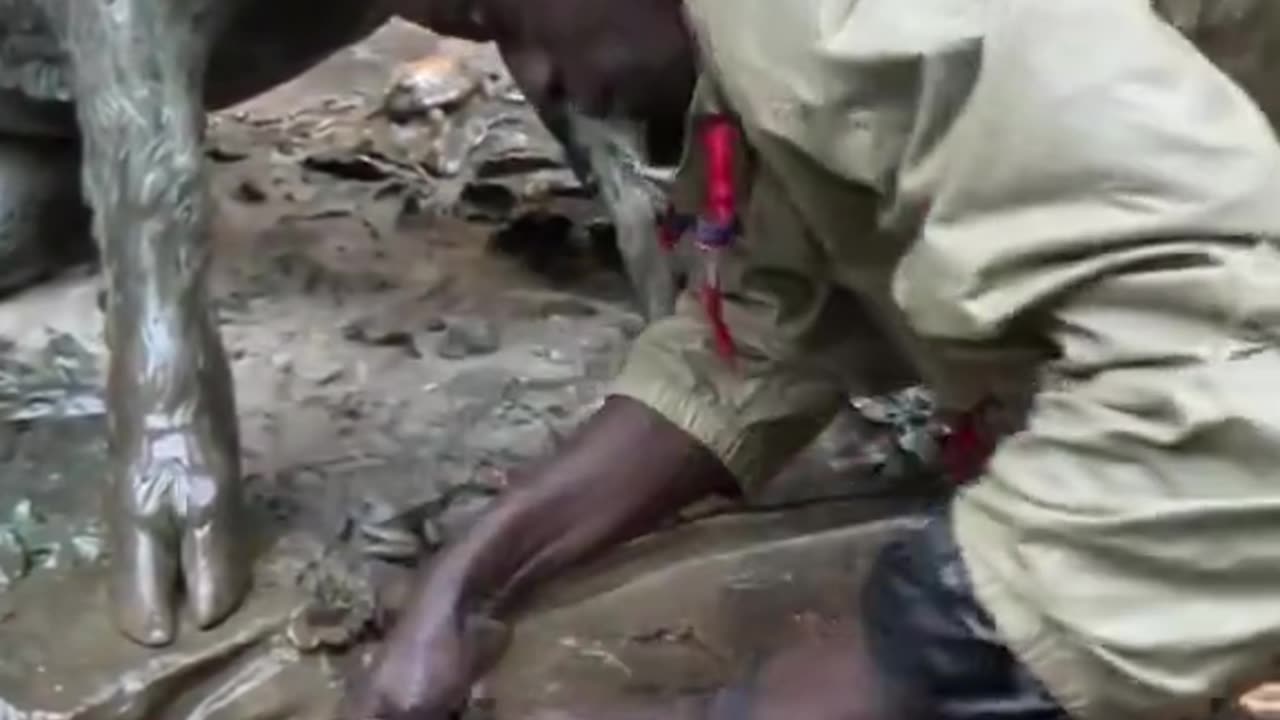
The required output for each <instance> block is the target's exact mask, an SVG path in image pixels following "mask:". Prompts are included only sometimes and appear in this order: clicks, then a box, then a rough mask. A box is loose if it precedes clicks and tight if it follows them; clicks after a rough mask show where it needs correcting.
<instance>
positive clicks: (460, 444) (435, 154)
mask: <svg viewBox="0 0 1280 720" xmlns="http://www.w3.org/2000/svg"><path fill="white" fill-rule="evenodd" d="M428 54H437V55H440V54H442V55H443V56H444V57H446V58H449V59H450V62H453V61H456V60H458V59H462V60H463V64H464V65H465V66H466V67H467V68H468V69H467V70H466V72H467V73H469V75H468V77H473V78H475V81H476V83H478V84H479V85H480V86H482V92H480V93H479V94H478V95H476V96H474V97H472V98H471V99H469V100H467V101H466V102H465V103H462V105H461V106H460V107H458V108H450V109H449V112H448V113H447V114H446V115H445V116H444V117H443V120H442V119H441V118H440V117H436V118H434V119H433V118H429V117H424V118H422V119H420V120H417V121H415V122H413V123H410V124H408V125H402V126H398V125H394V124H392V123H389V122H388V120H387V118H386V117H384V116H383V114H382V113H380V109H381V108H383V106H384V101H385V98H386V95H387V89H388V87H390V86H391V84H392V81H393V77H394V76H395V75H396V73H397V68H399V67H401V65H402V63H404V62H406V61H409V60H414V59H417V58H420V57H423V56H425V55H428ZM209 157H210V159H211V163H212V167H213V186H214V194H215V196H216V198H217V200H218V204H219V219H218V223H217V229H216V238H215V244H216V255H217V269H216V287H217V299H218V306H219V312H220V315H221V319H222V331H223V336H224V338H225V340H226V343H227V345H228V348H229V350H230V353H231V356H232V358H233V364H234V370H235V374H236V381H237V399H238V402H239V411H240V417H241V423H242V439H243V449H244V457H245V470H246V480H245V482H246V487H247V488H248V491H249V495H250V498H251V500H252V503H251V505H252V512H253V513H254V522H253V523H251V524H252V526H253V527H254V528H255V530H254V532H255V538H254V541H255V542H254V547H255V549H256V551H257V552H258V553H259V554H258V556H257V560H256V562H257V573H256V587H255V591H254V593H253V596H252V598H251V601H250V603H249V605H248V606H247V607H246V608H245V609H244V610H243V611H241V612H240V613H239V614H238V615H237V616H236V617H235V618H234V619H233V621H232V622H230V623H228V624H227V625H225V626H224V627H222V628H219V629H217V630H216V631H214V632H210V633H198V632H196V631H194V630H192V629H190V628H187V629H184V631H183V632H182V636H181V639H180V641H179V643H178V644H177V645H176V646H175V647H174V648H172V649H168V650H163V651H145V650H142V649H140V648H136V647H133V646H130V645H129V644H128V643H126V642H125V641H124V640H122V639H121V638H119V637H118V636H116V634H115V633H114V632H113V631H112V630H111V629H110V628H109V626H108V624H107V620H106V615H105V610H104V608H105V604H104V597H103V594H102V588H101V579H102V576H103V572H104V571H103V567H104V564H105V563H106V562H108V561H109V558H106V557H104V556H103V553H102V547H101V542H100V539H101V537H102V532H103V529H102V527H101V525H100V523H99V522H98V521H97V517H98V512H97V509H98V506H99V503H100V499H99V495H100V490H101V484H102V481H103V472H102V469H103V464H104V457H105V455H104V452H105V446H104V439H103V416H102V406H101V401H100V394H99V392H98V390H97V388H98V384H99V382H100V380H101V371H102V368H103V360H104V358H103V347H102V342H101V333H100V324H101V315H100V313H99V311H98V309H97V307H98V301H99V293H100V284H99V282H98V279H97V278H96V276H95V275H94V273H93V270H92V268H81V269H78V270H74V271H71V272H69V273H68V274H66V275H64V276H62V277H60V278H58V279H57V280H56V281H55V282H52V283H49V284H46V285H44V286H42V287H40V288H37V289H35V290H32V291H30V292H26V293H24V294H22V295H21V296H19V297H17V298H13V299H10V300H7V301H5V302H4V303H2V304H0V417H2V418H3V419H4V422H3V423H0V648H3V650H4V652H3V653H0V718H2V719H4V720H17V719H18V718H35V717H39V718H47V719H51V718H68V719H70V718H76V719H78V720H89V719H98V718H101V719H104V720H106V719H108V718H110V719H112V720H114V719H115V718H139V719H143V720H167V719H174V720H176V719H178V718H227V719H231V718H235V719H236V720H252V719H254V718H263V719H265V718H326V717H330V716H331V715H332V713H333V708H334V703H335V701H336V698H337V697H338V696H339V695H340V690H341V687H342V683H343V682H344V681H345V680H346V679H347V678H349V677H350V676H351V674H352V672H353V671H355V670H356V669H357V668H358V666H359V665H360V664H361V663H363V662H367V660H368V657H369V653H370V652H371V649H372V648H373V647H375V644H376V638H377V629H378V624H379V619H380V617H382V615H383V614H385V612H386V611H387V609H388V607H389V606H393V605H394V604H395V602H396V589H397V588H399V587H401V583H400V582H398V580H400V579H402V578H403V577H405V575H406V573H407V572H408V569H407V568H408V567H410V566H411V564H412V559H413V558H416V557H418V556H419V555H420V553H421V552H423V551H429V550H431V549H433V548H434V547H437V546H438V545H439V544H441V543H443V542H447V541H448V540H449V539H450V538H452V537H455V536H456V535H457V534H458V533H459V532H461V531H462V529H463V528H465V527H466V525H467V524H468V523H469V522H470V521H471V520H472V519H473V518H474V517H475V515H476V513H477V512H479V511H480V510H481V509H482V508H483V507H484V506H485V505H486V504H487V503H488V502H489V501H490V499H491V498H492V497H493V496H494V495H495V494H496V493H498V492H501V491H502V489H503V488H504V487H505V486H506V484H507V483H508V475H507V473H508V471H509V470H510V469H512V468H515V467H518V466H519V465H520V464H521V463H522V462H524V461H526V460H529V459H530V458H533V457H536V456H539V455H542V454H544V453H547V452H549V451H551V450H552V449H553V448H554V447H555V446H556V444H557V443H558V442H559V441H560V440H561V439H562V438H563V437H564V436H565V434H566V433H567V432H569V431H570V429H571V428H572V427H573V426H574V425H575V424H576V423H577V422H578V421H579V420H580V419H581V418H582V417H584V416H585V415H586V414H587V413H589V412H590V411H591V410H592V409H593V408H594V407H596V406H597V404H598V403H599V402H600V401H601V398H602V393H603V392H604V389H605V388H606V385H607V382H608V380H609V378H610V377H611V376H612V374H613V373H614V372H615V371H616V369H617V368H618V366H619V363H620V362H621V361H622V359H623V357H624V355H625V352H626V349H627V346H628V344H629V342H630V340H631V339H632V338H633V337H635V335H636V334H637V333H639V332H640V331H641V329H642V328H643V321H642V319H641V317H640V315H639V314H638V313H637V312H636V308H635V306H634V304H633V302H632V297H631V293H630V290H629V288H628V287H627V283H626V281H625V279H624V276H623V275H622V274H621V273H620V272H619V271H618V267H617V258H616V251H615V250H614V249H613V248H612V247H611V245H610V242H609V229H608V227H607V223H605V222H603V213H602V210H601V208H600V207H599V206H598V205H597V204H596V203H595V202H594V201H593V200H592V199H591V197H590V196H589V194H588V193H586V192H584V190H583V189H582V188H581V187H580V186H579V185H578V184H577V182H576V181H575V179H574V178H573V176H572V175H571V174H570V173H569V172H568V171H567V170H565V169H564V167H563V159H562V157H561V156H560V154H559V151H558V148H557V147H556V146H555V145H554V143H553V142H552V141H551V139H550V137H549V136H548V135H547V134H546V133H545V131H544V130H543V129H542V128H541V127H540V126H539V125H538V124H537V122H536V120H535V119H534V117H533V116H532V114H531V113H530V111H529V110H528V109H527V108H526V107H524V106H523V105H522V104H521V103H520V102H519V98H518V97H517V96H515V95H514V94H513V93H512V92H511V91H510V88H509V87H507V86H506V84H505V83H504V81H503V80H502V75H501V68H500V67H499V66H498V64H497V63H496V61H495V59H494V58H493V56H492V54H491V53H490V52H489V51H488V50H487V49H485V48H479V47H476V46H472V45H468V44H465V43H457V42H452V41H440V40H438V39H436V38H434V37H432V36H430V35H428V34H426V33H424V32H421V31H419V30H417V29H416V28H411V27H409V26H407V25H402V24H398V23H397V24H393V25H391V26H388V27H387V28H385V29H384V30H383V31H381V32H380V33H379V34H378V35H376V36H375V37H374V38H372V39H371V40H370V41H369V42H366V43H364V44H362V45H360V46H357V47H354V48H351V49H348V50H346V51H344V52H342V53H341V54H339V55H338V56H336V57H334V58H333V59H331V60H330V61H328V62H326V63H325V64H324V65H323V66H321V67H319V68H317V69H316V70H315V71H313V72H312V73H309V74H308V75H307V76H305V77H303V78H300V79H299V80H297V81H295V82H294V83H291V84H290V85H288V86H286V87H283V88H279V89H277V90H276V91H274V92H272V93H270V94H268V95H267V96H264V97H261V98H258V99H256V100H254V101H252V102H250V103H247V104H246V105H244V106H242V107H238V108H234V109H232V110H230V111H227V112H224V113H221V114H219V115H218V116H216V117H215V118H214V119H213V121H212V125H211V133H210V150H209ZM921 412H922V414H926V415H927V412H925V411H924V410H922V411H921ZM881 419H883V418H881ZM891 419H892V418H891ZM840 422H841V423H842V426H841V427H842V428H843V430H842V431H841V432H839V433H836V434H834V435H832V436H830V437H828V438H826V439H825V440H824V441H823V444H821V445H820V446H819V447H818V448H817V449H816V450H815V452H814V453H811V454H810V456H809V457H808V458H807V459H806V460H804V461H802V462H801V463H800V464H798V465H797V466H796V468H795V469H793V471H792V472H791V473H789V474H788V475H787V476H786V478H785V479H784V481H782V482H780V483H779V484H778V487H777V488H776V492H774V493H773V496H772V498H771V501H772V503H773V504H774V506H773V507H769V506H765V507H755V508H740V507H706V508H700V509H698V510H696V511H694V513H693V514H692V515H691V517H690V518H687V519H686V521H685V522H683V523H681V524H680V525H679V526H678V527H675V528H673V529H672V530H670V531H668V532H666V533H663V534H660V535H659V536H657V537H655V538H651V539H648V540H646V541H643V542H641V543H638V544H637V545H636V546H634V547H631V548H629V549H627V550H626V551H625V552H623V553H621V554H620V555H619V556H618V557H615V558H612V559H610V560H609V561H608V562H607V563H605V565H603V566H602V567H600V568H597V569H595V570H593V571H591V572H586V573H584V574H583V575H582V577H580V578H579V579H577V580H574V581H570V582H567V583H564V584H562V585H561V586H560V587H559V588H558V589H556V590H553V591H551V592H549V593H547V594H546V595H545V596H544V597H543V598H541V599H540V601H539V603H538V606H537V607H538V609H537V610H536V611H533V612H532V613H531V614H530V618H531V619H530V620H528V621H526V622H524V623H523V624H522V625H521V626H520V628H519V630H518V631H517V633H516V642H515V644H514V647H513V651H512V654H511V656H510V657H509V659H508V661H507V662H506V663H504V665H503V666H502V667H501V668H500V669H499V671H498V672H497V673H496V674H495V677H494V678H493V679H492V680H491V681H490V682H489V683H487V685H486V688H487V689H485V690H484V691H482V692H480V693H479V698H480V702H479V704H478V707H477V710H476V711H477V713H482V714H488V715H493V714H496V715H497V716H498V717H518V716H519V713H520V712H521V711H522V710H524V709H527V708H529V707H531V706H533V705H537V704H543V703H548V702H556V701H560V700H564V699H567V698H581V697H586V696H600V695H606V696H607V695H610V694H613V693H617V692H622V691H626V692H652V693H669V692H678V691H683V690H688V689H692V688H697V687H702V686H709V685H711V684H714V683H716V682H720V681H723V680H724V679H725V678H727V677H729V676H731V675H732V674H733V672H734V671H735V669H736V668H737V667H739V666H740V664H741V660H742V659H743V658H746V657H749V656H751V655H753V654H755V653H758V652H760V651H762V650H764V649H767V648H768V647H770V646H772V645H774V644H776V643H777V642H779V641H780V640H781V639H782V638H784V637H786V636H787V635H788V634H789V633H790V632H792V631H791V630H789V629H788V628H791V627H792V626H791V625H790V624H789V623H791V622H792V621H795V622H800V621H801V620H803V619H804V618H810V617H812V616H814V615H815V614H816V615H823V614H825V615H828V616H842V615H848V614H849V613H851V612H852V610H853V608H854V607H855V606H856V603H855V602H854V601H853V600H852V599H851V598H853V597H854V596H855V595H856V593H855V592H854V591H855V589H856V586H857V583H858V579H859V578H860V575H861V573H862V572H863V571H864V570H865V561H866V559H867V557H869V552H870V548H872V547H873V546H874V545H875V541H876V538H879V537H882V536H883V533H884V531H885V526H882V525H879V524H875V523H871V524H867V523H866V522H862V521H871V520H875V519H877V518H881V517H884V516H887V515H894V514H898V513H900V512H901V511H903V510H904V509H908V508H910V507H915V506H916V504H917V501H916V500H914V499H909V500H906V501H897V500H877V499H862V500H855V501H850V500H848V499H847V497H848V496H850V495H854V496H858V495H861V496H867V495H871V496H875V497H879V496H880V495H882V494H883V492H882V491H883V490H884V486H883V483H880V482H877V481H876V478H878V477H881V475H880V474H877V473H876V472H873V471H876V470H879V471H883V470H885V463H887V462H890V461H892V460H893V457H891V456H893V455H894V453H893V452H892V450H893V449H892V448H888V449H886V448H885V447H883V444H884V443H885V442H888V443H890V444H893V443H895V442H898V441H902V442H904V443H915V442H926V440H923V439H921V438H923V435H922V433H924V431H923V429H921V428H919V427H915V428H914V429H911V430H909V431H908V434H909V435H911V434H914V435H913V437H907V438H904V437H903V436H902V435H901V433H900V434H899V435H897V436H892V437H889V439H888V440H887V441H886V440H885V439H884V437H878V439H877V440H876V442H878V443H880V445H879V446H876V445H874V444H872V445H863V444H862V443H863V441H867V440H868V437H867V434H866V432H867V428H868V427H869V426H868V425H867V424H866V422H865V421H864V420H863V419H862V418H861V416H859V415H858V414H857V413H853V412H852V411H851V412H850V413H849V414H848V416H847V417H844V418H842V419H841V421H840ZM917 436H918V437H917ZM850 438H853V439H854V440H856V441H857V442H853V441H851V440H850ZM620 461H621V462H625V461H628V460H627V459H620ZM902 470H903V468H896V471H895V472H893V473H889V474H890V475H894V476H895V477H898V476H902V475H904V474H907V475H909V474H910V473H904V472H900V471H902ZM842 498H844V499H842ZM780 508H781V509H780ZM694 516H698V517H701V519H694ZM251 560H253V559H252V558H246V562H249V561H251ZM673 588H678V589H679V590H678V591H676V592H673V591H672V589H673ZM805 622H807V620H806V621H805Z"/></svg>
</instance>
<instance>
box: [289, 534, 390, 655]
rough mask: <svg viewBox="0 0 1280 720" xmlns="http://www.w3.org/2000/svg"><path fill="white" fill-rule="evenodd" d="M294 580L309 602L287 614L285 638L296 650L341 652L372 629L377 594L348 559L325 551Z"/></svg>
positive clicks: (374, 619) (365, 577)
mask: <svg viewBox="0 0 1280 720" xmlns="http://www.w3.org/2000/svg"><path fill="white" fill-rule="evenodd" d="M296 582H297V584H298V587H300V588H301V589H302V590H303V591H304V592H305V593H306V595H307V598H308V601H307V603H306V604H305V605H304V606H303V607H301V608H299V609H297V610H296V611H294V613H293V614H292V615H291V616H290V618H289V622H288V625H287V627H286V629H285V638H286V639H287V640H288V641H289V644H290V645H292V646H293V647H295V648H296V649H298V650H299V651H301V652H304V653H311V652H340V651H342V650H346V649H348V648H350V647H352V646H353V645H355V644H356V643H358V642H360V641H361V640H362V639H364V638H365V636H366V635H367V634H368V633H369V632H370V631H371V630H373V629H374V626H375V624H376V619H377V617H378V608H377V600H376V593H375V592H374V589H373V587H372V585H371V584H370V582H369V579H368V577H367V576H366V575H365V574H364V573H363V572H361V571H360V570H357V569H356V568H354V567H353V566H352V564H351V563H350V562H349V561H347V560H345V559H343V558H341V557H339V556H338V555H337V554H335V553H333V552H326V553H324V554H322V555H321V556H320V557H317V558H315V559H313V560H312V561H310V562H308V563H307V564H306V565H305V566H304V567H303V569H302V571H301V572H300V573H299V575H298V578H297V581H296Z"/></svg>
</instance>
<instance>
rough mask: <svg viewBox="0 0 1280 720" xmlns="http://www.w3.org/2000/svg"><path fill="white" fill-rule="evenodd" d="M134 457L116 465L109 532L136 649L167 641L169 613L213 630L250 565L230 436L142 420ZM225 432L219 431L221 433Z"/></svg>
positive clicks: (118, 606)
mask: <svg viewBox="0 0 1280 720" xmlns="http://www.w3.org/2000/svg"><path fill="white" fill-rule="evenodd" d="M140 425H141V426H142V427H143V428H145V430H144V433H143V437H142V438H141V441H140V442H138V443H137V444H136V445H135V446H134V450H135V452H134V453H133V456H132V458H120V457H117V458H116V460H117V461H119V460H122V459H123V460H126V461H125V462H120V463H119V465H118V466H117V467H118V468H120V470H118V472H120V474H119V475H117V476H116V477H115V493H114V498H115V504H114V507H113V508H112V510H113V513H114V516H113V518H112V519H113V522H112V523H111V527H112V529H113V533H114V535H115V540H114V546H115V547H116V548H117V552H116V555H115V557H114V563H115V565H114V567H113V568H112V576H113V577H112V586H113V588H114V594H113V598H112V599H113V604H114V608H115V614H116V617H117V621H118V624H119V627H120V629H121V631H122V632H123V633H124V634H125V635H127V636H128V637H130V638H132V639H133V640H135V641H137V642H138V643H140V644H142V645H147V646H157V645H164V644H167V643H169V642H171V641H172V640H173V638H174V634H175V624H176V622H175V608H176V607H177V606H178V605H179V600H180V599H185V602H186V607H187V610H188V611H189V612H190V617H191V620H192V622H193V623H194V624H195V625H196V626H197V627H199V628H200V629H209V628H212V627H214V626H215V625H218V624H219V623H221V622H222V621H224V620H226V619H227V617H228V616H230V615H231V614H232V613H233V612H234V611H235V610H236V609H237V608H238V607H239V606H240V603H241V602H242V601H243V599H244V597H245V594H246V593H247V591H248V588H249V584H250V577H251V573H252V569H251V568H252V564H253V563H252V560H251V558H250V557H249V553H248V552H247V549H246V547H245V544H246V543H245V542H244V537H245V534H244V533H243V532H240V531H239V522H240V520H241V519H242V518H243V511H242V497H241V493H240V477H239V472H238V470H239V463H238V457H237V455H236V453H235V451H234V448H235V447H236V446H235V443H234V440H233V439H232V438H233V437H234V436H233V435H229V434H227V433H223V432H216V431H210V430H208V429H207V428H209V427H210V426H208V425H205V424H204V423H196V424H194V425H192V424H188V423H182V422H173V421H172V420H171V419H169V418H164V417H155V416H152V417H145V418H143V419H142V422H141V423H140ZM219 429H225V428H219Z"/></svg>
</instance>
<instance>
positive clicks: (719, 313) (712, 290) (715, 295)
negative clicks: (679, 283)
mask: <svg viewBox="0 0 1280 720" xmlns="http://www.w3.org/2000/svg"><path fill="white" fill-rule="evenodd" d="M702 307H703V308H704V309H705V310H706V313H707V320H708V321H710V322H711V333H712V339H713V340H714V341H715V348H716V354H717V355H719V356H720V359H721V360H724V361H725V362H727V363H732V362H733V360H734V358H735V357H736V356H737V354H738V349H737V346H736V345H735V343H734V341H733V334H732V333H731V332H729V324H728V323H726V322H725V320H724V298H723V296H722V295H721V293H720V288H719V287H717V286H716V285H714V284H711V283H708V284H706V285H704V286H703V287H702Z"/></svg>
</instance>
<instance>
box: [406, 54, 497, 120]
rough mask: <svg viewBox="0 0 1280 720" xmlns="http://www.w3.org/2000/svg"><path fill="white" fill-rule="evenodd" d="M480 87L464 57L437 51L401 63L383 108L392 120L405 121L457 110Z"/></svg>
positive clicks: (479, 80)
mask: <svg viewBox="0 0 1280 720" xmlns="http://www.w3.org/2000/svg"><path fill="white" fill-rule="evenodd" d="M482 89H483V85H482V83H481V78H480V76H479V75H478V74H477V73H476V72H475V70H473V69H472V68H471V67H470V66H469V65H468V64H467V62H466V61H465V59H463V58H460V57H458V56H456V55H453V54H443V53H438V54H434V55H429V56H427V57H426V58H423V59H421V60H418V61H416V62H412V63H407V64H405V65H402V66H400V67H399V68H398V69H397V71H396V77H395V79H394V80H393V82H392V85H391V89H390V90H388V91H387V95H386V98H385V99H384V101H383V106H382V108H383V112H385V113H386V115H387V117H388V119H390V120H391V121H392V122H396V123H407V122H411V121H413V120H421V119H425V118H428V117H430V116H431V115H432V114H433V113H443V112H445V111H450V110H457V109H458V107H459V106H460V105H462V104H463V103H465V102H466V101H467V100H468V99H469V98H470V97H471V96H473V95H475V94H476V93H479V92H481V91H482Z"/></svg>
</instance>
